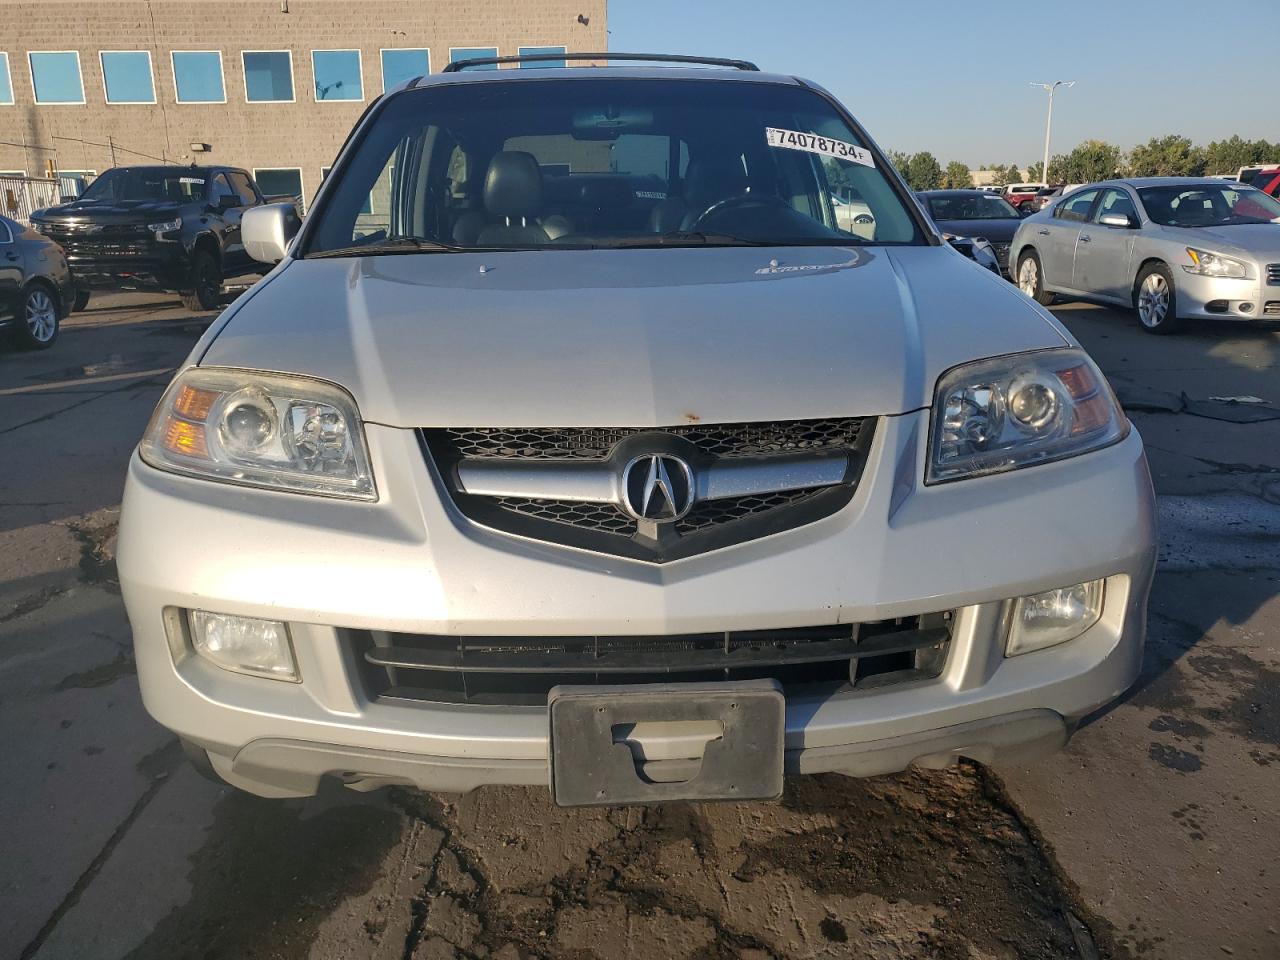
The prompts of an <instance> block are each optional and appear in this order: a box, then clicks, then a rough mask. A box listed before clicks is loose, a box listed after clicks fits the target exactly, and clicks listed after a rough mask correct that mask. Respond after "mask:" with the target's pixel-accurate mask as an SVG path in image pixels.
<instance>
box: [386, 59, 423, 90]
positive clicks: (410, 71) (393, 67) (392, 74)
mask: <svg viewBox="0 0 1280 960" xmlns="http://www.w3.org/2000/svg"><path fill="white" fill-rule="evenodd" d="M430 72H431V51H430V50H383V51H382V92H383V93H386V92H387V91H388V90H390V89H391V88H392V87H395V86H399V85H400V84H402V83H404V82H405V81H406V80H412V79H413V78H414V77H425V76H426V75H427V74H428V73H430Z"/></svg>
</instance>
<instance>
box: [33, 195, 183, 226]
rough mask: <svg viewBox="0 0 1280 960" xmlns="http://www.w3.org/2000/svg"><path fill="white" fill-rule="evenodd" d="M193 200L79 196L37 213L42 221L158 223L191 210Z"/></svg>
mask: <svg viewBox="0 0 1280 960" xmlns="http://www.w3.org/2000/svg"><path fill="white" fill-rule="evenodd" d="M192 206H193V205H192V204H180V203H174V202H173V201H171V200H76V201H74V202H72V203H64V204H61V205H59V206H56V207H46V208H45V209H44V210H40V211H38V212H37V213H36V216H37V217H39V219H40V220H41V221H42V222H43V221H48V222H59V223H140V222H142V221H144V220H145V221H146V222H148V223H156V222H157V221H161V220H166V219H167V220H172V219H173V218H174V217H176V216H180V215H181V214H183V213H186V212H188V210H189V209H190V208H191V207H192Z"/></svg>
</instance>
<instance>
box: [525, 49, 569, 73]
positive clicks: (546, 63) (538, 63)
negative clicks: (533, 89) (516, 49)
mask: <svg viewBox="0 0 1280 960" xmlns="http://www.w3.org/2000/svg"><path fill="white" fill-rule="evenodd" d="M564 52H565V48H564V47H521V48H520V56H522V57H527V56H531V55H536V54H540V53H564ZM566 65H567V63H566V61H564V60H535V61H534V62H533V63H522V64H520V67H521V69H524V70H528V69H535V68H537V67H563V66H566Z"/></svg>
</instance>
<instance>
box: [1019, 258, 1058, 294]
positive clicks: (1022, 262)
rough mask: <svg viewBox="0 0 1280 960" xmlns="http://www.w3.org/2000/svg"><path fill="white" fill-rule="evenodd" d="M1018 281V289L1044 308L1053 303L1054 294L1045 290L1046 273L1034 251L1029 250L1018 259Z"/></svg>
mask: <svg viewBox="0 0 1280 960" xmlns="http://www.w3.org/2000/svg"><path fill="white" fill-rule="evenodd" d="M1017 280H1018V289H1019V290H1021V291H1022V292H1023V293H1025V294H1026V295H1027V296H1028V297H1030V298H1031V299H1032V300H1034V301H1035V302H1036V303H1038V304H1040V305H1041V306H1042V307H1047V306H1049V305H1050V304H1051V303H1053V294H1052V293H1049V292H1048V291H1047V290H1045V288H1044V271H1043V270H1042V269H1041V267H1040V258H1039V257H1038V256H1036V252H1035V251H1034V250H1028V251H1027V252H1025V253H1024V254H1022V256H1020V257H1019V258H1018V273H1017Z"/></svg>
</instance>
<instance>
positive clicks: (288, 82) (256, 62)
mask: <svg viewBox="0 0 1280 960" xmlns="http://www.w3.org/2000/svg"><path fill="white" fill-rule="evenodd" d="M241 56H242V57H243V58H244V98H245V100H247V101H248V102H249V103H292V102H293V54H291V53H290V52H289V51H288V50H246V51H244V53H243V54H241Z"/></svg>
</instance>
